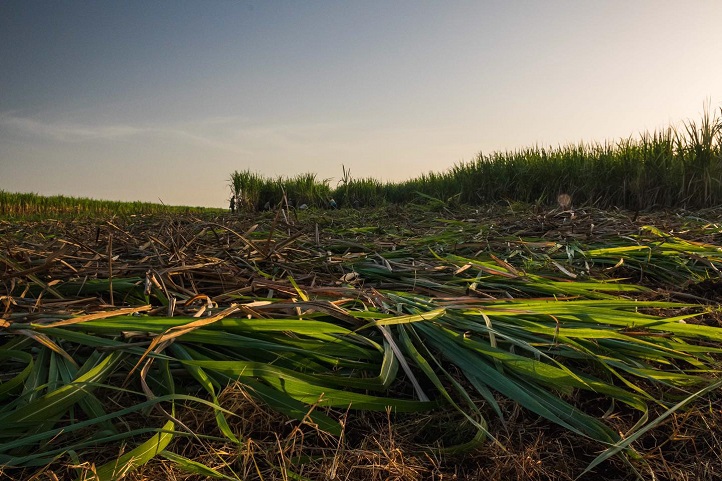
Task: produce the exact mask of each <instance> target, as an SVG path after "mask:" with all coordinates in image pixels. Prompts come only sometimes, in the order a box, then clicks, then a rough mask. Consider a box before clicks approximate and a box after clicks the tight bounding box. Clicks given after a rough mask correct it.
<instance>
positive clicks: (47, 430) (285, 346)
mask: <svg viewBox="0 0 722 481" xmlns="http://www.w3.org/2000/svg"><path fill="white" fill-rule="evenodd" d="M720 246H722V211H720V210H705V211H696V212H685V211H669V212H655V213H634V212H627V211H619V210H617V211H601V210H596V209H586V210H585V209H579V210H576V211H569V210H567V211H564V210H560V209H557V210H541V209H536V210H535V209H533V208H530V207H528V206H525V205H504V206H492V207H484V208H471V207H456V208H454V209H453V210H451V209H450V208H448V207H443V206H436V207H435V208H433V209H431V208H429V207H428V206H413V205H412V206H408V207H403V208H402V207H398V206H390V207H388V208H386V209H373V210H372V209H361V210H354V209H341V210H316V209H309V210H307V211H294V210H291V211H285V210H278V211H271V212H264V213H253V214H251V213H241V214H239V215H220V216H219V215H214V216H210V215H206V216H196V215H174V216H170V215H156V216H137V217H132V216H129V217H123V218H120V217H118V218H106V219H99V218H96V219H87V220H81V221H73V220H44V221H38V222H24V221H8V220H5V221H0V278H2V286H1V287H0V299H1V300H2V305H0V308H2V310H3V315H2V320H1V321H0V322H1V323H2V325H1V327H0V329H1V330H0V356H2V359H3V365H4V369H3V371H2V373H1V374H0V380H1V381H2V384H0V400H1V401H2V404H3V407H0V421H1V422H0V465H2V466H3V467H0V475H2V476H5V477H7V478H8V479H75V478H80V479H113V478H117V477H121V476H123V475H125V476H126V479H205V478H219V479H259V480H260V479H263V480H274V479H279V480H280V479H284V480H285V479H313V480H316V479H344V480H362V479H363V480H366V479H379V480H381V479H384V480H385V479H396V480H417V479H418V480H421V479H424V480H426V479H439V480H441V479H483V478H488V479H539V480H542V479H544V480H547V479H548V480H571V479H576V478H577V477H579V476H583V477H587V476H588V477H594V479H637V478H641V479H650V480H651V479H670V480H705V479H709V480H712V479H719V478H720V477H722V454H721V453H722V442H721V438H722V430H721V429H720V427H721V426H722V410H721V409H720V389H719V388H720V385H722V381H720V376H719V372H720V369H721V368H722V362H721V360H722V356H721V354H722V345H721V344H720V339H721V338H722V337H721V336H720V334H722V330H721V329H720V328H721V327H722V321H721V319H722V317H720V299H721V298H722V289H721V288H722V275H721V274H720V269H722V250H721V248H720ZM613 446H618V449H612V447H613ZM585 470H589V471H587V472H585Z"/></svg>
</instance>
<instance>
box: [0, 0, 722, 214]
mask: <svg viewBox="0 0 722 481" xmlns="http://www.w3.org/2000/svg"><path fill="white" fill-rule="evenodd" d="M721 21H722V2H704V1H696V2H687V3H685V4H684V6H683V7H681V6H679V4H678V3H677V2H671V1H638V2H623V1H616V0H615V1H608V2H592V1H576V2H572V1H549V2H531V1H521V2H504V1H491V2H483V3H482V2H444V3H441V2H407V1H400V2H379V1H369V2H359V3H340V2H328V1H319V2H303V3H301V2H291V1H284V2H280V1H279V2H255V1H245V2H230V1H216V2H190V1H173V2H171V1H152V2H151V1H145V2H141V1H136V0H134V1H128V2H110V1H94V2H90V1H87V2H86V1H76V2H72V3H71V2H63V3H60V2H40V1H6V2H2V3H0V42H1V43H0V66H2V68H0V167H1V168H2V175H1V176H0V189H2V190H5V191H10V192H36V193H38V194H42V195H57V194H61V195H68V196H75V197H91V198H96V199H107V200H124V201H134V200H139V201H147V202H157V201H158V200H159V199H160V200H162V201H163V202H164V203H166V204H173V205H191V206H195V205H197V206H209V207H225V206H226V204H227V202H226V198H227V197H228V195H229V193H228V192H229V191H228V187H227V184H228V178H229V176H230V174H231V172H233V171H234V170H245V169H249V170H251V171H255V172H258V173H260V174H262V175H266V176H271V177H276V176H279V175H284V176H293V175H296V174H299V173H304V172H314V173H317V174H318V176H319V177H320V178H332V179H333V180H332V182H331V183H332V185H335V183H336V182H337V181H338V179H340V178H341V175H342V172H341V166H342V165H343V166H345V167H346V168H348V169H350V170H351V175H352V176H353V177H375V178H378V179H380V180H383V181H400V180H405V179H408V178H412V177H416V176H418V175H420V174H421V173H424V172H429V171H444V170H446V169H448V168H450V167H451V166H453V165H454V164H456V163H458V162H460V161H471V160H473V159H474V158H475V157H476V156H477V154H478V153H479V152H484V153H491V152H493V151H504V150H515V149H522V148H525V147H529V146H533V145H541V146H558V145H565V144H570V143H578V142H580V141H584V142H604V141H607V140H611V141H616V140H619V139H620V138H628V137H629V136H633V137H634V136H637V135H639V134H640V133H642V132H645V131H654V130H659V129H663V128H666V127H668V126H669V125H677V126H679V125H681V122H683V121H685V120H693V121H698V120H699V119H700V118H701V115H702V109H703V104H704V103H705V102H706V101H709V102H710V105H711V109H712V110H714V111H717V112H718V111H719V107H720V105H721V104H720V102H721V101H722V62H720V61H721V60H722V53H720V51H719V48H718V47H717V46H718V45H722V29H719V24H720V23H721Z"/></svg>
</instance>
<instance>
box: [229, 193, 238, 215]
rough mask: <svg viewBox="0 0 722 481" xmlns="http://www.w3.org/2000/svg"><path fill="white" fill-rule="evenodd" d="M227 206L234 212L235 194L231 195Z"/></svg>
mask: <svg viewBox="0 0 722 481" xmlns="http://www.w3.org/2000/svg"><path fill="white" fill-rule="evenodd" d="M228 208H229V209H230V210H231V214H233V213H235V212H236V196H235V195H234V196H232V197H231V203H230V204H229V205H228Z"/></svg>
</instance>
